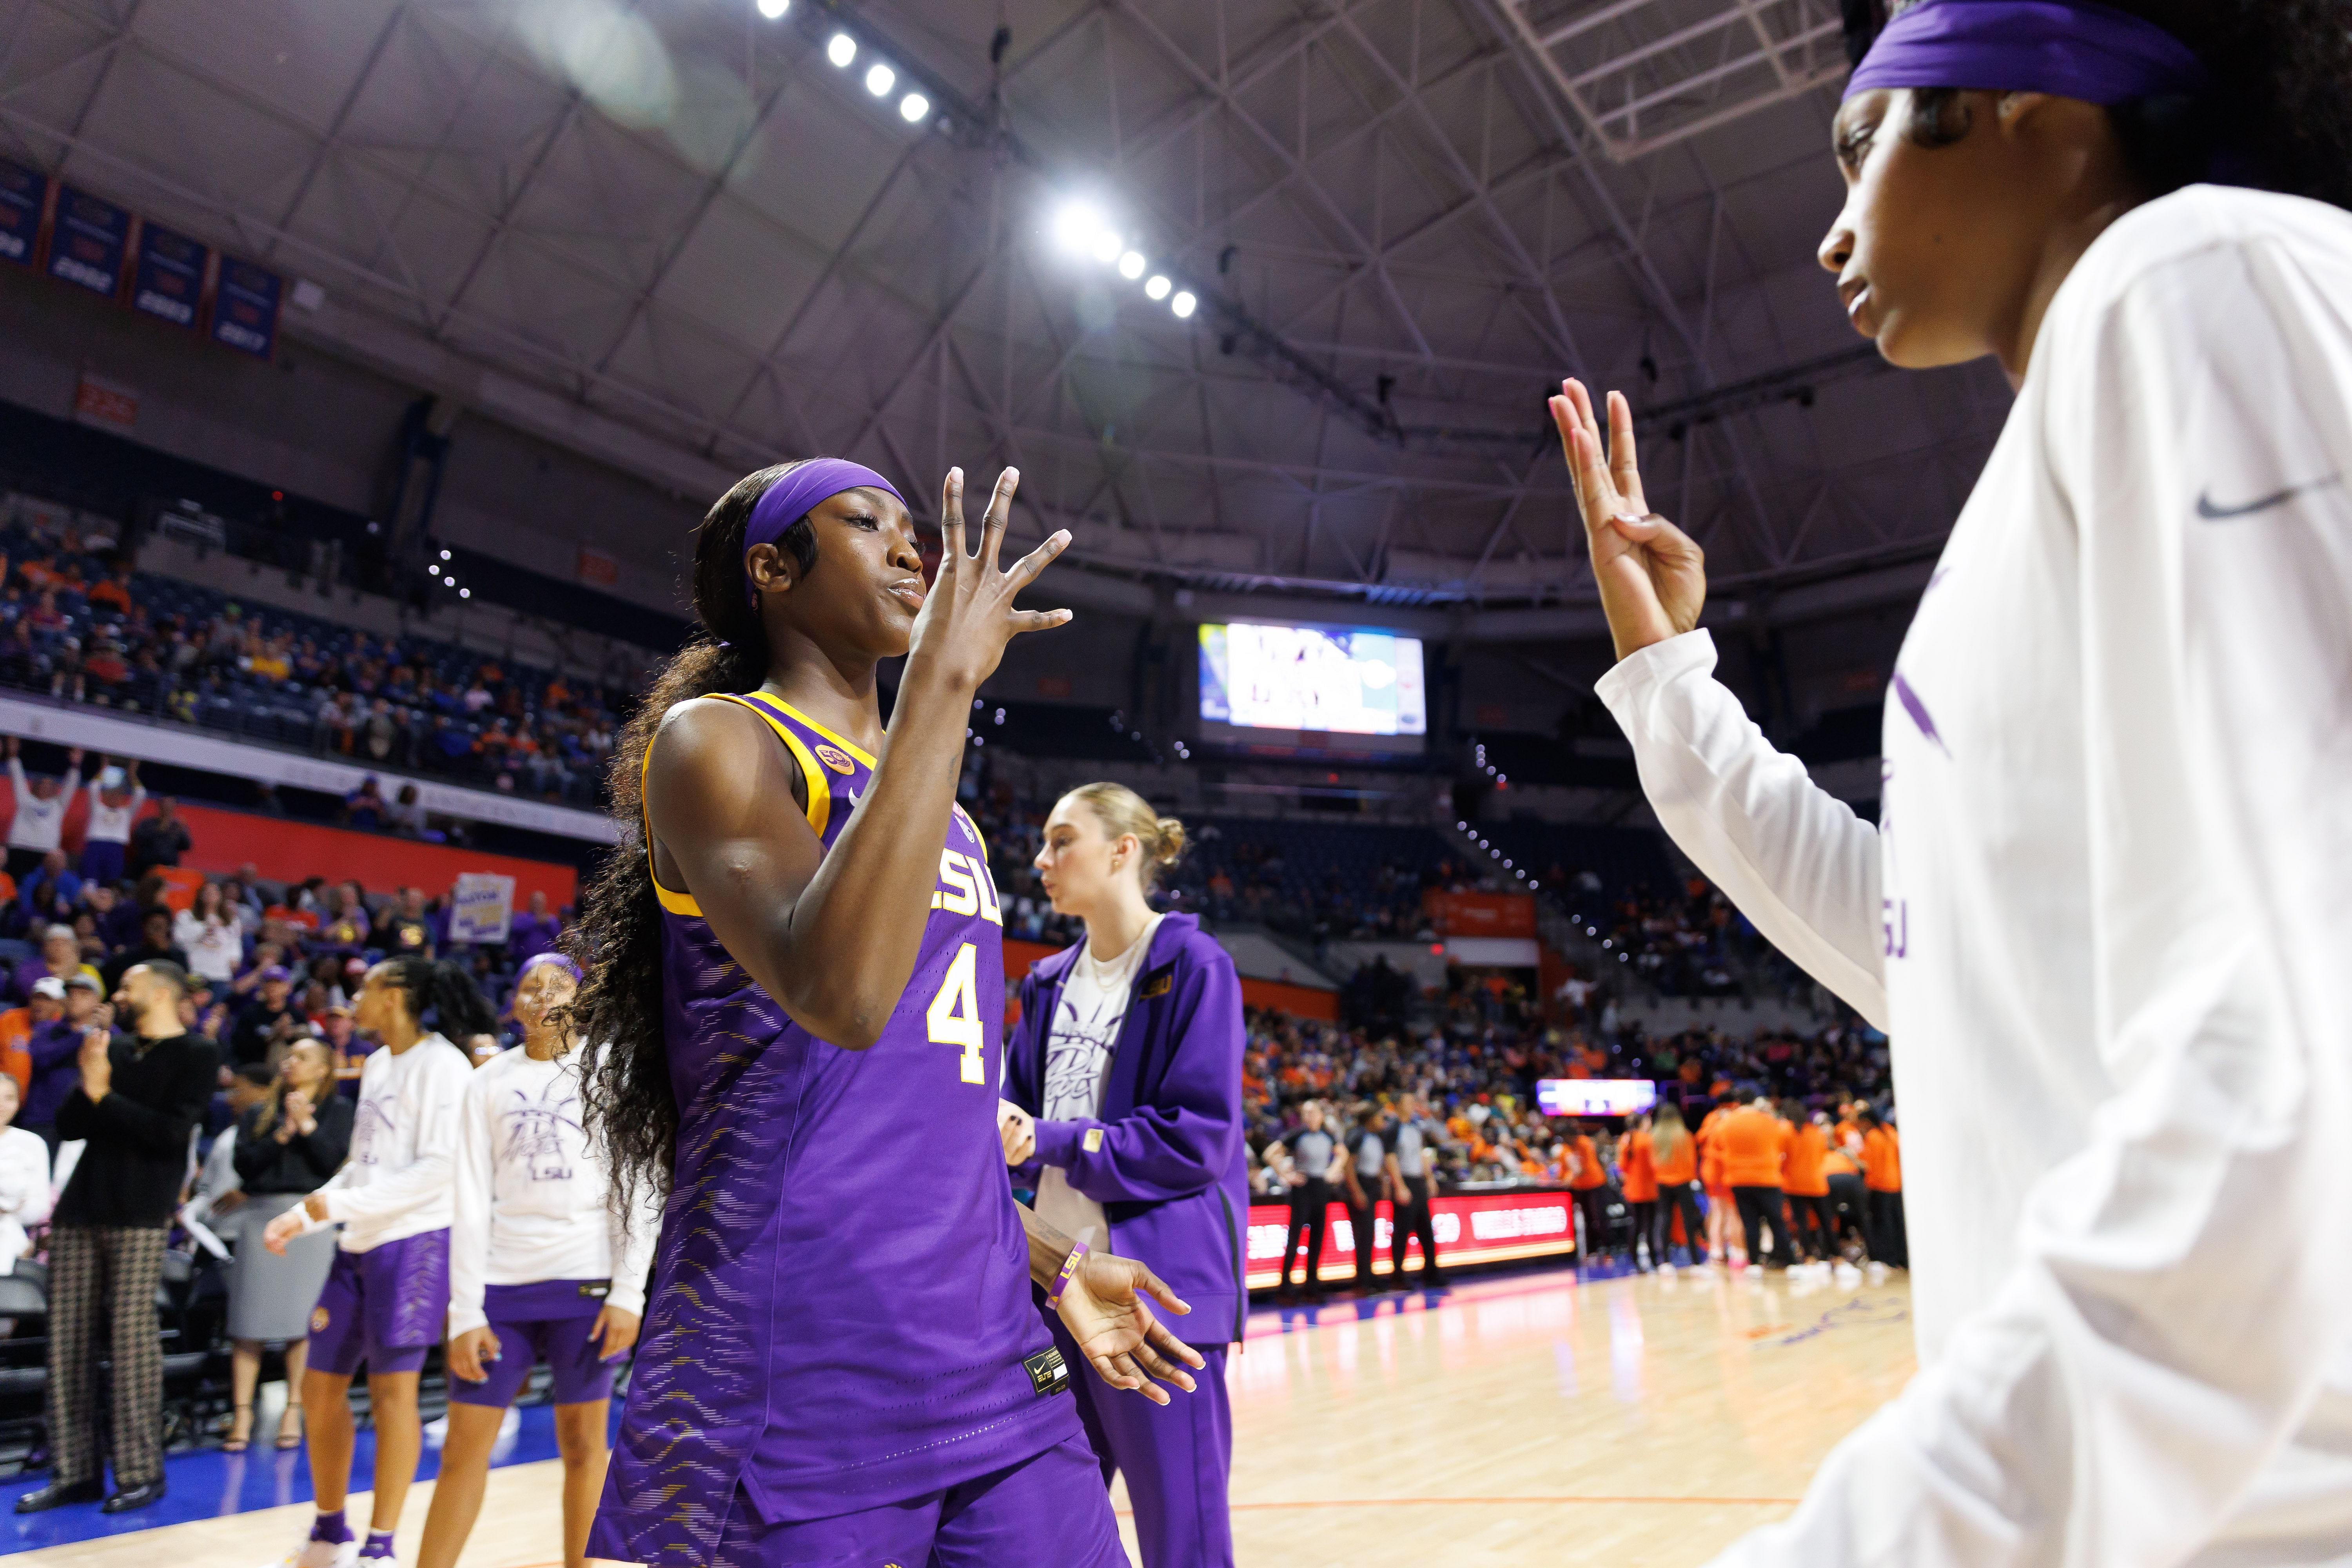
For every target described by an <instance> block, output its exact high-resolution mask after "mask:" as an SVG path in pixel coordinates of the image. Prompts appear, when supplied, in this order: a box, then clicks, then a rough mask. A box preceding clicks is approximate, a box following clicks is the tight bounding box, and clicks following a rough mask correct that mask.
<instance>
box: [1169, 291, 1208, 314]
mask: <svg viewBox="0 0 2352 1568" xmlns="http://www.w3.org/2000/svg"><path fill="white" fill-rule="evenodd" d="M1200 302H1201V301H1199V300H1195V299H1193V298H1192V295H1191V294H1190V293H1185V292H1180V293H1179V294H1178V295H1177V296H1176V298H1174V299H1173V300H1169V301H1168V308H1169V309H1170V310H1173V311H1175V312H1176V316H1177V319H1178V320H1179V321H1181V320H1182V319H1183V318H1185V317H1187V316H1189V315H1191V314H1192V311H1193V309H1194V308H1195V307H1196V306H1198V305H1199V304H1200Z"/></svg>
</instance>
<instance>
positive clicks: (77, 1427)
mask: <svg viewBox="0 0 2352 1568" xmlns="http://www.w3.org/2000/svg"><path fill="white" fill-rule="evenodd" d="M187 984H188V976H187V972H186V971H185V970H183V969H181V968H180V967H179V966H178V965H177V964H173V963H163V962H160V961H159V962H156V963H142V964H140V965H138V966H137V967H135V968H133V969H132V970H131V972H130V973H127V974H125V975H124V976H123V977H122V990H121V994H119V995H117V997H116V998H115V1004H116V1011H117V1016H121V1017H127V1018H130V1019H131V1021H132V1024H131V1031H132V1032H131V1034H130V1035H127V1036H115V1037H109V1033H108V1031H106V1030H104V1029H100V1028H93V1029H91V1030H89V1033H88V1034H86V1035H85V1036H84V1037H82V1046H81V1056H80V1059H79V1067H80V1069H81V1081H80V1082H79V1084H78V1085H76V1086H75V1088H74V1090H73V1092H72V1093H70V1094H68V1096H67V1097H66V1100H65V1103H64V1104H63V1105H62V1106H60V1107H59V1108H58V1136H59V1137H61V1138H67V1139H73V1138H79V1139H81V1140H83V1141H84V1147H83V1149H82V1154H81V1159H80V1161H79V1163H77V1164H76V1165H75V1166H74V1170H73V1176H72V1178H71V1179H70V1180H69V1181H68V1182H67V1184H66V1190H65V1192H64V1193H63V1194H61V1195H60V1196H59V1197H58V1206H57V1211H56V1214H55V1215H54V1216H53V1217H52V1220H51V1228H50V1233H49V1390H48V1417H49V1445H50V1447H51V1450H52V1452H53V1453H54V1455H55V1465H56V1468H55V1470H54V1472H53V1474H54V1476H55V1479H53V1480H51V1481H50V1482H49V1484H48V1485H47V1486H45V1487H42V1488H40V1489H37V1490H36V1491H30V1492H26V1494H25V1495H24V1496H22V1497H20V1498H18V1499H17V1500H16V1511H17V1512H18V1513H37V1512H40V1511H41V1510H44V1509H52V1508H57V1507H58V1506H60V1505H62V1504H65V1503H74V1502H97V1501H98V1500H100V1496H101V1495H103V1494H104V1490H105V1488H104V1482H103V1480H102V1479H101V1472H100V1467H99V1455H98V1434H99V1424H100V1413H99V1411H98V1409H97V1408H96V1398H97V1389H98V1381H97V1373H96V1368H95V1367H94V1366H93V1364H92V1363H93V1362H94V1361H95V1360H96V1359H97V1358H96V1352H98V1350H99V1349H100V1346H99V1345H98V1344H97V1343H95V1341H96V1339H97V1337H98V1336H97V1332H96V1331H97V1329H98V1326H99V1324H100V1322H101V1321H103V1322H105V1323H106V1324H107V1325H108V1328H109V1330H110V1332H109V1334H108V1348H109V1349H110V1352H111V1355H112V1359H113V1363H114V1373H113V1384H114V1398H113V1406H112V1411H111V1415H112V1418H113V1419H112V1426H113V1439H114V1441H113V1448H114V1482H115V1488H116V1489H115V1491H114V1492H113V1494H112V1495H110V1496H107V1497H106V1498H105V1508H104V1511H105V1512H108V1513H123V1512H127V1511H129V1510H131V1509H135V1508H145V1507H146V1506H147V1505H148V1504H150V1503H152V1502H154V1501H155V1500H158V1499H160V1498H161V1497H162V1496H163V1442H162V1435H163V1344H162V1338H161V1334H160V1331H159V1329H158V1325H157V1323H156V1321H155V1287H156V1283H157V1280H158V1278H159V1277H160V1276H161V1274H162V1272H163V1237H164V1233H165V1231H166V1229H167V1228H168V1227H169V1226H170V1225H171V1221H172V1213H173V1209H174V1208H175V1207H177V1206H178V1203H179V1194H180V1183H181V1180H182V1178H183V1177H184V1175H185V1173H186V1171H187V1167H188V1147H189V1141H190V1137H191V1135H192V1134H193V1133H194V1131H195V1126H196V1122H197V1121H198V1120H199V1119H200V1118H201V1117H202V1116H203V1115H204V1110H205V1102H206V1101H207V1100H210V1099H211V1098H212V1093H213V1087H214V1082H215V1077H216V1075H217V1074H218V1072H219V1068H220V1054H219V1052H218V1051H217V1049H215V1047H214V1046H213V1044H212V1042H210V1041H209V1040H205V1039H203V1038H201V1037H196V1036H191V1035H189V1034H188V1033H186V1030H185V1026H184V1025H183V1024H182V1023H181V1021H180V999H181V997H182V996H183V995H184V994H185V993H186V991H187Z"/></svg>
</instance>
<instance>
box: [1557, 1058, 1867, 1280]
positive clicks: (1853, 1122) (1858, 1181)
mask: <svg viewBox="0 0 2352 1568" xmlns="http://www.w3.org/2000/svg"><path fill="white" fill-rule="evenodd" d="M1574 1152H1576V1153H1577V1154H1579V1155H1580V1156H1581V1158H1580V1161H1579V1162H1578V1164H1579V1166H1580V1173H1584V1172H1590V1173H1591V1185H1592V1187H1593V1188H1595V1189H1598V1188H1599V1187H1600V1185H1601V1167H1600V1164H1599V1162H1598V1161H1597V1160H1595V1159H1594V1158H1593V1157H1592V1155H1591V1141H1590V1140H1589V1139H1583V1138H1580V1139H1579V1140H1578V1141H1577V1146H1576V1148H1575V1151H1574ZM1617 1169H1618V1175H1619V1178H1620V1182H1621V1185H1622V1192H1623V1194H1624V1198H1625V1203H1626V1206H1627V1207H1628V1208H1630V1209H1631V1210H1632V1211H1633V1235H1634V1237H1635V1240H1636V1242H1637V1244H1638V1245H1640V1246H1642V1247H1646V1248H1647V1249H1648V1252H1649V1262H1650V1266H1651V1267H1653V1268H1662V1269H1666V1270H1669V1271H1670V1270H1672V1269H1673V1268H1674V1267H1675V1265H1674V1262H1673V1244H1674V1243H1675V1241H1676V1240H1677V1239H1679V1240H1680V1241H1681V1243H1682V1244H1683V1246H1684V1247H1685V1249H1686V1251H1687V1253H1688V1256H1689V1258H1690V1261H1691V1262H1692V1263H1693V1264H1695V1265H1700V1266H1704V1265H1706V1263H1707V1262H1708V1261H1709V1259H1710V1258H1712V1259H1714V1260H1716V1261H1717V1262H1723V1261H1726V1260H1728V1262H1729V1265H1730V1267H1732V1268H1742V1267H1759V1268H1776V1269H1777V1268H1791V1267H1798V1268H1810V1269H1818V1270H1820V1271H1821V1272H1822V1273H1823V1274H1828V1273H1829V1272H1831V1270H1832V1266H1833V1265H1836V1264H1841V1263H1844V1262H1846V1261H1847V1260H1848V1259H1847V1257H1846V1244H1847V1242H1848V1241H1849V1240H1852V1241H1854V1242H1858V1243H1859V1244H1860V1246H1861V1248H1862V1250H1863V1254H1864V1256H1865V1257H1866V1258H1867V1259H1868V1261H1869V1264H1870V1269H1871V1274H1872V1278H1873V1279H1880V1278H1884V1276H1885V1271H1886V1270H1887V1269H1889V1268H1908V1267H1909V1266H1910V1258H1909V1254H1908V1252H1907V1250H1906V1246H1905V1241H1904V1230H1903V1151H1902V1144H1901V1142H1900V1140H1899V1139H1898V1138H1897V1136H1896V1134H1895V1128H1894V1127H1893V1126H1892V1125H1891V1124H1889V1123H1888V1122H1886V1121H1884V1120H1883V1119H1882V1118H1881V1117H1880V1116H1879V1115H1878V1114H1877V1112H1875V1111H1874V1110H1872V1109H1871V1107H1870V1106H1869V1105H1868V1104H1867V1103H1866V1102H1864V1101H1856V1102H1854V1103H1853V1104H1852V1105H1841V1106H1839V1107H1838V1108H1837V1109H1836V1110H1835V1112H1834V1113H1833V1114H1832V1113H1831V1112H1825V1111H1824V1112H1816V1113H1814V1114H1812V1115H1810V1116H1809V1115H1807V1114H1806V1112H1805V1110H1803V1108H1802V1107H1801V1106H1800V1105H1798V1104H1797V1103H1796V1102H1795V1101H1793V1100H1790V1101H1784V1102H1782V1103H1781V1104H1780V1105H1779V1106H1775V1105H1774V1104H1773V1102H1772V1100H1770V1099H1769V1097H1767V1096H1762V1095H1759V1096H1758V1097H1757V1098H1756V1099H1754V1100H1748V1101H1745V1102H1741V1101H1726V1102H1725V1103H1723V1104H1720V1105H1717V1107H1716V1108H1715V1109H1714V1110H1710V1111H1708V1112H1707V1114H1706V1119H1705V1120H1704V1121H1701V1122H1700V1123H1699V1125H1698V1129H1697V1131H1691V1130H1690V1129H1689V1128H1688V1127H1687V1126H1686V1125H1685V1123H1684V1121H1683V1116H1682V1112H1681V1110H1679V1109H1678V1108H1676V1107H1675V1105H1674V1104H1673V1103H1672V1102H1671V1101H1669V1102H1667V1103H1665V1104H1663V1105H1661V1106H1659V1107H1658V1109H1657V1110H1656V1111H1655V1113H1654V1114H1652V1115H1648V1116H1641V1117H1636V1118H1635V1119H1634V1121H1633V1126H1632V1128H1631V1129H1630V1130H1629V1131H1627V1132H1626V1134H1625V1136H1624V1138H1623V1139H1622V1141H1621V1142H1619V1143H1618V1146H1617ZM1702 1192H1703V1193H1704V1194H1706V1205H1705V1215H1704V1217H1702V1215H1701V1205H1700V1203H1699V1199H1698V1194H1700V1193H1702ZM1596 1195H1597V1194H1596ZM1578 1198H1579V1200H1580V1203H1579V1206H1580V1207H1582V1206H1585V1194H1584V1193H1583V1192H1582V1191H1581V1190H1580V1191H1579V1193H1578ZM1735 1223H1736V1228H1735ZM1586 1226H1587V1230H1588V1233H1589V1234H1593V1235H1598V1234H1600V1228H1599V1222H1598V1219H1597V1217H1596V1216H1594V1215H1587V1216H1586ZM1849 1278H1851V1276H1849Z"/></svg>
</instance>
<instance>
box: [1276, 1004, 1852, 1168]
mask: <svg viewBox="0 0 2352 1568" xmlns="http://www.w3.org/2000/svg"><path fill="white" fill-rule="evenodd" d="M1548 1078H1549V1079H1591V1078H1608V1079H1651V1080H1653V1081H1654V1082H1655V1083H1656V1085H1657V1088H1658V1092H1659V1094H1660V1097H1661V1098H1662V1099H1664V1100H1673V1101H1674V1102H1675V1103H1676V1104H1677V1105H1679V1106H1682V1107H1684V1108H1685V1110H1687V1111H1688V1112H1689V1114H1690V1115H1691V1116H1692V1118H1693V1120H1694V1121H1696V1119H1697V1118H1698V1117H1699V1116H1701V1115H1703V1114H1704V1113H1705V1111H1706V1110H1707V1109H1708V1108H1710V1107H1712V1106H1714V1105H1716V1104H1719V1103H1725V1102H1727V1101H1730V1100H1742V1099H1748V1098H1752V1097H1753V1096H1755V1095H1757V1094H1759V1093H1762V1094H1769V1095H1771V1096H1772V1097H1773V1098H1774V1099H1775V1100H1790V1101H1791V1102H1794V1103H1798V1104H1802V1105H1805V1106H1808V1107H1812V1108H1819V1107H1821V1106H1824V1105H1828V1104H1832V1103H1835V1102H1838V1101H1841V1100H1849V1099H1853V1098H1859V1099H1862V1100H1866V1101H1869V1102H1873V1103H1875V1104H1878V1105H1880V1106H1881V1107H1882V1108H1889V1109H1891V1092H1892V1085H1891V1080H1890V1079H1889V1077H1888V1071H1887V1050H1886V1038H1885V1036H1884V1035H1882V1034H1880V1033H1878V1032H1877V1031H1876V1030H1874V1029H1872V1028H1869V1027H1868V1026H1865V1025H1863V1024H1860V1023H1859V1022H1857V1021H1854V1020H1852V1019H1848V1020H1845V1021H1843V1022H1841V1023H1838V1024H1835V1025H1832V1026H1829V1027H1826V1028H1823V1029H1821V1030H1819V1031H1817V1032H1814V1033H1811V1034H1799V1033H1796V1032H1794V1031H1790V1030H1764V1031H1756V1032H1752V1033H1747V1034H1732V1033H1727V1032H1726V1031H1725V1030H1723V1029H1721V1028H1716V1029H1711V1030H1707V1031H1705V1032H1701V1031H1697V1030H1692V1031H1687V1032H1685V1033H1683V1034H1680V1035H1676V1036H1673V1037H1660V1038H1656V1039H1651V1038H1647V1037H1644V1036H1643V1034H1642V1033H1641V1032H1640V1030H1639V1029H1638V1028H1636V1027H1633V1026H1624V1027H1620V1028H1617V1029H1615V1030H1614V1032H1613V1033H1608V1032H1604V1031H1603V1029H1602V1027H1601V1025H1600V1024H1599V1023H1598V1022H1597V1021H1595V1022H1593V1023H1592V1025H1591V1027H1590V1028H1588V1027H1586V1026H1583V1025H1581V1024H1579V1023H1573V1022H1571V1023H1570V1024H1569V1025H1567V1026H1562V1025H1560V1024H1558V1023H1553V1022H1549V1021H1548V1020H1547V1019H1546V1018H1545V1016H1543V1012H1542V1009H1541V1008H1540V1007H1539V1006H1538V1000H1537V998H1535V997H1534V996H1533V995H1531V994H1529V993H1528V991H1527V990H1526V989H1525V988H1524V987H1521V986H1519V985H1517V984H1509V983H1496V982H1487V981H1473V982H1465V983H1460V984H1456V985H1455V986H1454V989H1453V990H1452V991H1451V993H1450V994H1448V995H1447V996H1446V997H1445V998H1444V1002H1443V1008H1442V1022H1441V1023H1440V1024H1439V1025H1438V1026H1434V1027H1431V1028H1429V1029H1427V1030H1426V1031H1425V1032H1421V1033H1416V1032H1415V1031H1413V1030H1412V1029H1410V1028H1393V1027H1367V1026H1365V1025H1363V1024H1361V1023H1339V1024H1324V1023H1317V1022H1314V1021H1312V1020H1306V1019H1299V1018H1295V1017H1292V1016H1289V1015H1287V1014H1285V1013H1282V1012H1278V1011H1274V1010H1255V1009H1253V1010H1252V1012H1251V1013H1250V1016H1249V1045H1248V1050H1247V1054H1246V1055H1245V1057H1244V1067H1243V1095H1244V1106H1245V1109H1246V1111H1247V1115H1248V1118H1249V1128H1250V1142H1251V1145H1252V1147H1253V1149H1255V1150H1257V1151H1260V1152H1263V1151H1264V1150H1265V1148H1266V1146H1267V1145H1269V1144H1272V1143H1276V1142H1280V1141H1282V1140H1283V1139H1285V1138H1286V1137H1287V1136H1289V1135H1290V1134H1291V1133H1292V1132H1293V1131H1296V1129H1297V1127H1298V1126H1299V1125H1300V1122H1301V1120H1302V1117H1303V1115H1304V1113H1305V1109H1304V1108H1305V1107H1306V1106H1307V1104H1308V1103H1309V1102H1316V1103H1318V1104H1321V1105H1323V1106H1326V1107H1335V1108H1338V1109H1339V1110H1341V1111H1343V1112H1345V1113H1346V1114H1349V1115H1353V1116H1357V1117H1361V1116H1363V1115H1368V1114H1376V1113H1378V1112H1379V1110H1381V1108H1385V1107H1392V1106H1394V1105H1395V1104H1397V1103H1398V1102H1399V1101H1400V1100H1402V1099H1404V1098H1405V1097H1407V1096H1410V1097H1412V1098H1413V1099H1415V1100H1420V1101H1422V1102H1423V1103H1426V1104H1428V1105H1430V1106H1431V1107H1433V1108H1434V1109H1435V1110H1437V1111H1438V1112H1439V1113H1440V1115H1441V1118H1442V1120H1443V1123H1444V1127H1445V1129H1446V1132H1445V1135H1444V1137H1443V1138H1441V1139H1439V1140H1438V1141H1437V1146H1436V1152H1435V1159H1436V1162H1437V1168H1438V1174H1439V1176H1440V1178H1441V1179H1442V1180H1444V1181H1446V1182H1448V1183H1450V1184H1465V1183H1476V1184H1511V1183H1518V1182H1528V1183H1544V1182H1548V1181H1555V1180H1558V1179H1559V1169H1560V1164H1561V1150H1560V1147H1559V1145H1560V1142H1561V1138H1562V1134H1563V1128H1564V1127H1565V1126H1566V1124H1565V1123H1563V1122H1562V1121H1559V1119H1556V1118H1551V1117H1548V1116H1545V1115H1544V1114H1543V1113H1542V1112H1541V1111H1539V1110H1538V1109H1537V1108H1536V1083H1537V1081H1538V1079H1548Z"/></svg>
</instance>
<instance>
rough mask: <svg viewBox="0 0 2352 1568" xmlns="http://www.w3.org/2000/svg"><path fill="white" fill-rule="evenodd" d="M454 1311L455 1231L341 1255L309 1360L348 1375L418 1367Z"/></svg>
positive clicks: (314, 1315) (319, 1312)
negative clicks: (452, 1254)
mask: <svg viewBox="0 0 2352 1568" xmlns="http://www.w3.org/2000/svg"><path fill="white" fill-rule="evenodd" d="M448 1315H449V1233H448V1232H447V1231H446V1230H428V1231H425V1232H424V1233H423V1234H421V1235H417V1236H406V1237H401V1238H400V1239H399V1240H398V1241H387V1242H385V1243H383V1245H382V1246H381V1247H375V1248H373V1249H372V1250H370V1251H367V1252H342V1251H338V1252H337V1253H336V1254H335V1262H334V1267H333V1268H330V1269H329V1270H328V1271H327V1284H326V1288H325V1289H322V1290H320V1292H319V1304H318V1305H317V1306H316V1307H313V1308H312V1309H311V1310H310V1364H311V1365H312V1366H314V1367H316V1368H317V1369H318V1370H319V1371H320V1372H328V1373H334V1374H335V1375H336V1376H337V1377H349V1376H351V1375H352V1373H355V1372H357V1371H359V1369H360V1363H362V1362H365V1363H367V1368H368V1370H369V1371H370V1372H372V1373H394V1372H418V1371H421V1370H423V1368H424V1366H425V1352H427V1351H429V1350H431V1349H432V1348H433V1347H434V1346H435V1345H436V1344H438V1343H440V1342H441V1324H442V1321H443V1320H444V1319H446V1317H447V1316H448Z"/></svg>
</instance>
